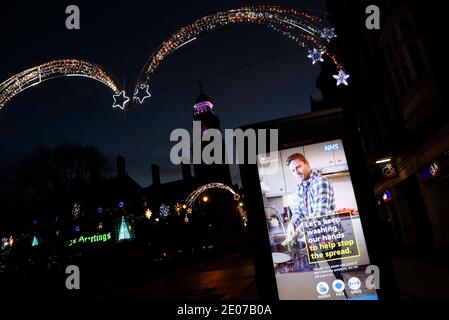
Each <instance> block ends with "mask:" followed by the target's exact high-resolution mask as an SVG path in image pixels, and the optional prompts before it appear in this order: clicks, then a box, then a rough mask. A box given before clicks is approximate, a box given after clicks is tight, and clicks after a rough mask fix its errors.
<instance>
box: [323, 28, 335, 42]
mask: <svg viewBox="0 0 449 320" xmlns="http://www.w3.org/2000/svg"><path fill="white" fill-rule="evenodd" d="M336 37H337V35H336V34H335V31H334V28H324V29H323V31H321V38H323V39H326V40H327V42H331V40H332V39H333V38H336Z"/></svg>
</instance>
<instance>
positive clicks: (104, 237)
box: [69, 232, 112, 247]
mask: <svg viewBox="0 0 449 320" xmlns="http://www.w3.org/2000/svg"><path fill="white" fill-rule="evenodd" d="M111 239H112V236H111V233H110V232H109V233H103V234H96V235H93V236H80V237H77V238H75V239H71V240H70V241H69V247H70V246H72V245H75V244H80V243H96V242H106V241H109V240H111Z"/></svg>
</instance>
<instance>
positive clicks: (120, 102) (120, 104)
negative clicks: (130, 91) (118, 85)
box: [112, 90, 129, 110]
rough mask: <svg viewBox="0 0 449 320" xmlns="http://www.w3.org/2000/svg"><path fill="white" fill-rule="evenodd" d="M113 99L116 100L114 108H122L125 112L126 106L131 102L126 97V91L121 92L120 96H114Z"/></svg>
mask: <svg viewBox="0 0 449 320" xmlns="http://www.w3.org/2000/svg"><path fill="white" fill-rule="evenodd" d="M112 97H113V98H114V103H113V104H112V108H120V109H122V110H124V109H125V106H126V104H127V103H128V102H129V98H128V96H127V95H126V92H125V90H122V91H120V93H119V94H114V95H113V96H112Z"/></svg>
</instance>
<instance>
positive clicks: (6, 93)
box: [0, 59, 123, 109]
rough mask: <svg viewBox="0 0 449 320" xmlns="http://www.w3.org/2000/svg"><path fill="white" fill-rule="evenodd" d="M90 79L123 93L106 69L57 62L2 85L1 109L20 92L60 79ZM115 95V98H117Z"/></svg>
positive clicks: (32, 69)
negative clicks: (72, 77) (73, 77)
mask: <svg viewBox="0 0 449 320" xmlns="http://www.w3.org/2000/svg"><path fill="white" fill-rule="evenodd" d="M71 76H75V77H88V78H91V79H94V80H97V81H99V82H101V83H103V84H105V85H106V86H108V87H109V88H110V89H111V90H112V91H113V92H114V94H115V95H118V94H120V92H123V91H122V90H121V89H120V85H119V84H118V83H117V82H116V81H115V80H114V78H113V77H112V75H111V74H110V73H108V72H107V71H106V70H105V69H104V68H102V67H100V66H98V65H95V64H92V63H88V62H85V61H81V60H76V59H67V60H55V61H50V62H47V63H44V64H41V65H39V66H37V67H33V68H30V69H28V70H25V71H22V72H20V73H18V74H16V75H14V76H12V77H10V78H9V79H7V80H6V81H5V82H3V83H1V84H0V109H1V108H2V107H4V106H5V104H6V103H7V102H8V101H9V100H11V98H13V97H14V96H15V95H17V94H19V93H20V92H22V91H24V90H26V89H28V88H30V87H33V86H36V85H38V84H40V83H42V82H45V81H48V80H51V79H55V78H60V77H71ZM115 95H114V97H115Z"/></svg>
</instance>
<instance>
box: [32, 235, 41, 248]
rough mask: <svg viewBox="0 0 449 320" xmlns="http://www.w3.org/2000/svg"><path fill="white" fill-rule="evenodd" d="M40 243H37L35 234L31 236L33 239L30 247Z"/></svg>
mask: <svg viewBox="0 0 449 320" xmlns="http://www.w3.org/2000/svg"><path fill="white" fill-rule="evenodd" d="M39 244H40V243H39V240H38V239H37V238H36V236H33V241H32V242H31V246H32V247H36V246H38V245H39Z"/></svg>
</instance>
